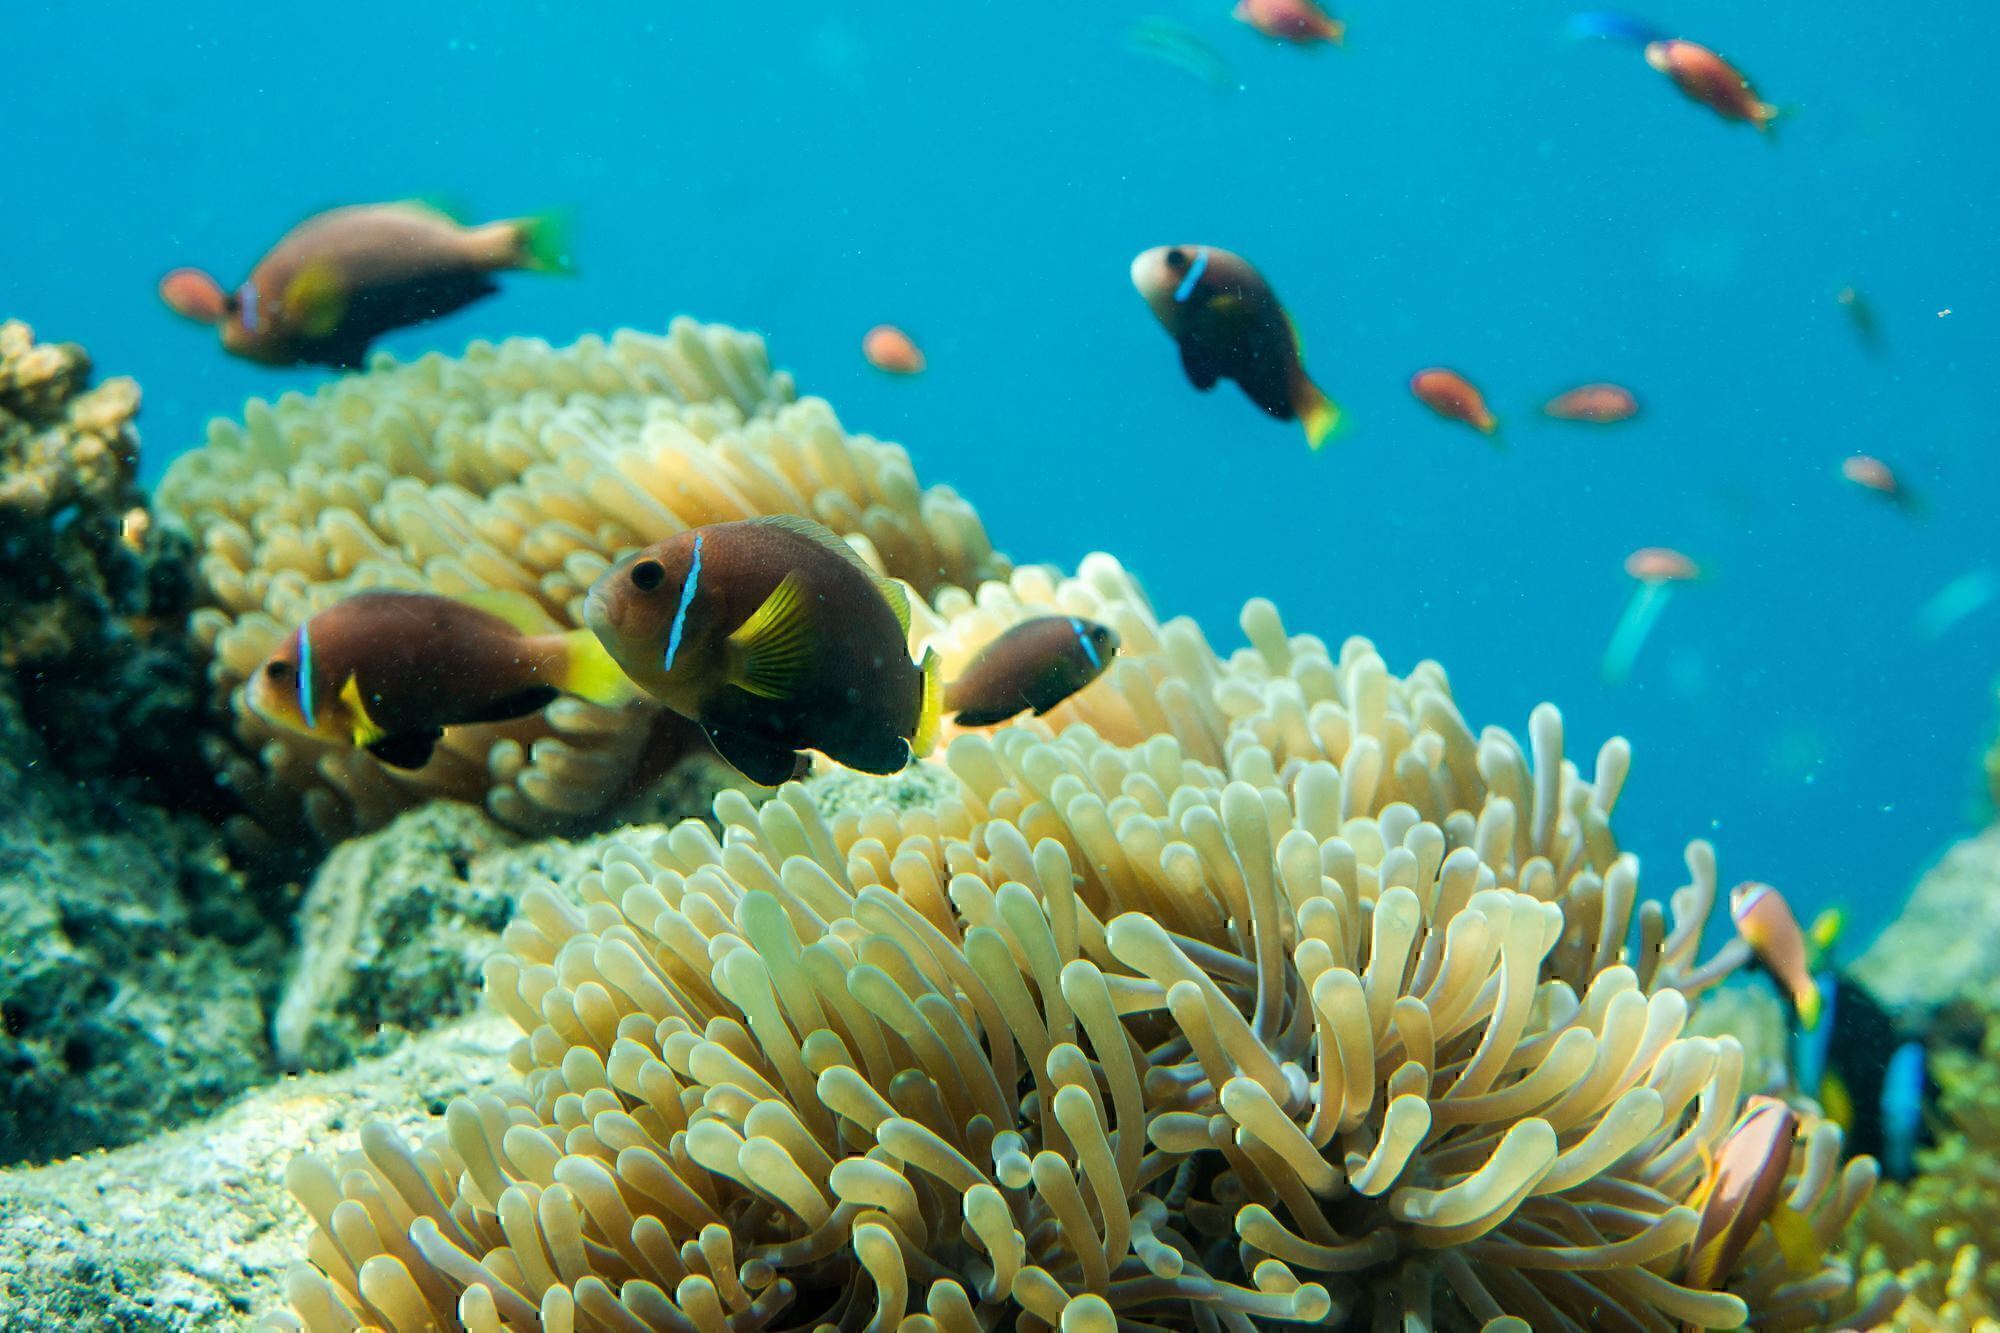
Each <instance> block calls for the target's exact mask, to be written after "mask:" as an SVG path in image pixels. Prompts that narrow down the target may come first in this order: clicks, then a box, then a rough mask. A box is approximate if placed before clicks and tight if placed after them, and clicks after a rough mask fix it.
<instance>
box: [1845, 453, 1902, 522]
mask: <svg viewBox="0 0 2000 1333" xmlns="http://www.w3.org/2000/svg"><path fill="white" fill-rule="evenodd" d="M1840 475H1841V476H1842V477H1845V478H1846V479H1847V480H1848V481H1851V482H1853V483H1854V484H1855V485H1856V486H1859V487H1861V488H1862V489H1863V490H1869V491H1873V492H1875V493H1876V494H1877V495H1879V496H1881V497H1882V498H1883V499H1885V500H1887V501H1889V502H1890V503H1891V504H1893V505H1895V506H1896V507H1897V508H1898V509H1901V510H1903V511H1904V512H1906V513H1909V512H1914V511H1915V509H1916V505H1917V501H1916V497H1915V496H1914V495H1912V494H1911V493H1910V490H1909V488H1908V487H1906V486H1904V485H1903V481H1902V478H1900V477H1898V476H1897V475H1896V473H1895V470H1894V469H1892V468H1891V467H1890V466H1889V465H1888V464H1887V463H1885V462H1883V461H1882V460H1881V459H1879V458H1874V457H1871V456H1869V455H1868V454H1855V455H1854V456H1853V457H1852V458H1848V459H1844V460H1842V462H1841V464H1840Z"/></svg>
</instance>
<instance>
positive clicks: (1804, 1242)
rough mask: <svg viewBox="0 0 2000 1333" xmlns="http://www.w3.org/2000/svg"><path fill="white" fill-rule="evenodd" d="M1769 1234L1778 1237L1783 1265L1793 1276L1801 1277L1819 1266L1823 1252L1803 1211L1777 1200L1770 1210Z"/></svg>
mask: <svg viewBox="0 0 2000 1333" xmlns="http://www.w3.org/2000/svg"><path fill="white" fill-rule="evenodd" d="M1770 1221H1771V1234H1772V1235H1774V1236H1776V1237H1777V1239H1778V1249H1779V1251H1780V1252H1781V1253H1782V1254H1783V1255H1784V1256H1785V1267H1786V1268H1788V1269H1789V1270H1791V1274H1792V1276H1793V1277H1803V1276H1805V1275H1806V1274H1807V1273H1810V1272H1812V1271H1813V1270H1814V1269H1815V1268H1818V1267H1819V1259H1820V1255H1821V1254H1822V1253H1824V1250H1823V1248H1822V1247H1821V1245H1820V1243H1819V1238H1818V1237H1817V1236H1815V1235H1813V1229H1812V1223H1811V1222H1808V1221H1807V1220H1806V1218H1805V1215H1804V1214H1803V1213H1800V1212H1797V1211H1796V1210H1794V1209H1793V1208H1792V1206H1791V1205H1790V1204H1788V1203H1784V1202H1782V1201H1780V1202H1779V1204H1778V1206H1777V1207H1776V1208H1773V1209H1772V1210H1771V1218H1770Z"/></svg>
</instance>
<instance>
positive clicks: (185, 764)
mask: <svg viewBox="0 0 2000 1333" xmlns="http://www.w3.org/2000/svg"><path fill="white" fill-rule="evenodd" d="M90 375H91V365H90V358H89V357H87V356H86V355H85V354H84V352H83V349H82V348H80V347H77V346H76V345H75V344H73V343H37V342H36V341H35V340H34V333H33V331H32V330H31V329H29V328H28V326H27V325H25V324H22V323H20V322H18V321H8V322H5V323H0V671H4V672H5V673H7V674H8V675H10V676H11V677H12V681H13V687H14V690H15V692H16V693H17V695H18V697H19V699H20V703H21V707H22V708H23V709H24V710H25V712H26V714H27V716H28V718H29V720H30V721H31V722H32V723H33V724H34V725H35V727H36V728H37V729H38V730H39V731H41V732H42V733H43V735H44V736H46V737H47V738H48V741H49V747H48V748H49V755H50V757H51V759H52V760H53V761H54V762H55V763H56V764H57V765H58V766H59V767H61V768H62V769H63V771H65V772H67V773H69V774H71V775H73V776H75V777H78V778H83V779H98V778H106V777H110V778H118V779H128V780H130V781H128V782H127V783H125V784H123V785H128V786H130V785H134V784H136V785H139V786H141V787H143V789H144V790H145V791H146V792H147V794H149V795H150V796H152V797H154V798H155V799H159V798H162V797H165V798H168V799H171V800H173V801H175V802H176V803H195V804H200V803H201V799H202V793H203V790H204V789H205V788H207V787H208V785H209V784H208V783H207V782H206V781H205V780H204V779H205V774H202V773H201V771H200V770H201V765H200V760H199V750H198V746H197V743H196V737H197V736H198V734H199V722H200V719H201V715H202V707H201V698H202V690H201V673H200V669H199V667H198V666H197V665H196V659H195V654H194V653H193V651H192V646H191V644H190V641H189V640H188V638H187V635H186V633H185V629H184V621H185V618H186V616H187V612H188V609H189V607H190V605H191V603H192V601H193V563H192V552H191V548H190V547H189V545H188V542H187V539H186V536H185V535H184V534H182V533H179V532H176V531H174V530H172V529H171V528H169V527H166V526H163V525H157V524H154V523H152V522H151V521H150V519H149V516H148V514H147V511H146V510H145V508H144V497H143V496H142V494H141V493H140V490H139V487H138V482H137V476H136V473H137V464H138V452H139V438H138V434H137V432H136V431H135V429H134V427H133V418H134V417H135V416H136V415H137V413H138V410H139V388H138V386H137V385H136V384H134V383H133V382H132V381H131V380H129V379H124V378H118V379H110V380H106V381H104V382H103V383H102V384H99V385H98V386H96V387H95V388H91V387H89V385H90Z"/></svg>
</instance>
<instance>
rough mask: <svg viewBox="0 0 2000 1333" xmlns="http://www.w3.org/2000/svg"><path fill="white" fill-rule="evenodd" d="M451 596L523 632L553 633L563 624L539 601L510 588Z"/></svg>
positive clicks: (559, 629)
mask: <svg viewBox="0 0 2000 1333" xmlns="http://www.w3.org/2000/svg"><path fill="white" fill-rule="evenodd" d="M453 600H454V601H460V602H464V603H465V604H466V605H467V606H469V607H472V608H473V609H475V610H479V611H484V612H485V613H486V614H487V615H489V616H497V617H498V618H500V619H501V620H504V621H506V622H507V623H508V624H509V625H512V626H513V627H514V628H515V629H517V630H519V631H521V633H523V634H556V633H559V632H561V630H562V628H563V627H562V626H561V625H560V624H558V623H557V622H556V618H555V617H554V616H552V615H550V614H549V612H548V609H547V608H546V607H544V606H543V605H542V604H541V603H540V602H538V601H536V600H535V599H534V598H532V597H530V596H529V595H528V594H527V593H524V592H516V591H514V590H513V589H512V588H482V589H481V590H479V591H478V592H467V593H460V594H458V596H457V597H455V598H454V599H453Z"/></svg>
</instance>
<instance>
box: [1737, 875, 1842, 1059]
mask: <svg viewBox="0 0 2000 1333" xmlns="http://www.w3.org/2000/svg"><path fill="white" fill-rule="evenodd" d="M1729 917H1730V919H1731V920H1732V921H1734V922H1735V923H1736V933H1737V934H1738V935H1741V936H1742V937H1743V942H1744V943H1745V944H1747V945H1749V946H1750V948H1751V950H1752V951H1753V952H1754V953H1755V954H1756V955H1757V961H1758V962H1759V963H1761V964H1763V966H1764V969H1765V970H1766V971H1768V972H1769V973H1770V974H1771V975H1772V976H1774V977H1776V978H1777V979H1778V984H1779V985H1781V986H1783V987H1784V988H1785V989H1786V990H1787V991H1788V992H1790V994H1791V997H1792V1005H1793V1007H1794V1008H1796V1009H1797V1010H1798V1011H1799V1022H1800V1023H1801V1024H1803V1025H1804V1026H1805V1027H1806V1029H1807V1030H1808V1031H1810V1030H1811V1029H1813V1028H1815V1027H1817V1026H1819V1009H1820V997H1819V984H1818V983H1817V982H1815V981H1814V980H1813V975H1812V962H1811V960H1810V959H1809V958H1808V957H1807V952H1806V937H1805V932H1804V931H1802V930H1800V929H1799V919H1798V918H1797V917H1795V916H1793V915H1792V905H1791V904H1790V903H1788V902H1786V901H1785V895H1784V894H1782V893H1779V892H1778V891H1777V890H1776V889H1774V888H1772V887H1771V886H1770V885H1769V884H1759V883H1758V882H1757V881H1756V880H1746V881H1745V882H1743V883H1741V884H1738V885H1737V886H1736V887H1735V888H1733V889H1731V890H1730V891H1729Z"/></svg>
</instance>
